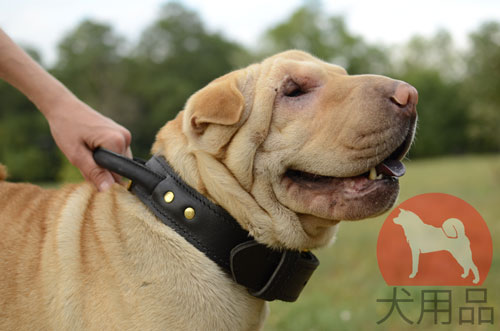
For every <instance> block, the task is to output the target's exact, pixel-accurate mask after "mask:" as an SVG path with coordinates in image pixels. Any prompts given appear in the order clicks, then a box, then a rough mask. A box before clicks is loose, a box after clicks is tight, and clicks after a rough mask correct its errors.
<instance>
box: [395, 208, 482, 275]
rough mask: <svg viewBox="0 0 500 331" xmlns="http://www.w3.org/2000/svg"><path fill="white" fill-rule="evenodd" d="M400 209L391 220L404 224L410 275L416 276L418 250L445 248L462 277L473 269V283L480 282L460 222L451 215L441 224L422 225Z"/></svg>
mask: <svg viewBox="0 0 500 331" xmlns="http://www.w3.org/2000/svg"><path fill="white" fill-rule="evenodd" d="M399 210H400V213H399V215H398V216H397V217H395V218H394V219H393V222H394V223H395V224H398V225H401V226H402V227H403V231H404V233H405V236H406V241H407V242H408V245H409V246H410V249H411V257H412V272H411V274H410V276H409V278H414V277H415V276H416V275H417V272H418V262H419V258H420V254H421V253H431V252H437V251H448V252H450V254H451V256H453V258H455V260H456V261H457V262H458V264H459V265H460V266H461V267H462V268H463V269H464V272H463V274H462V278H466V277H467V276H468V275H469V272H470V271H472V273H473V275H474V279H473V280H472V282H473V283H474V284H477V283H478V282H479V272H478V269H477V267H476V265H475V264H474V261H472V251H471V249H470V241H469V238H467V236H466V235H465V229H464V225H463V223H462V221H460V220H459V219H456V218H450V219H447V220H446V221H444V222H443V225H442V226H441V227H435V226H432V225H429V224H425V223H424V222H423V221H422V220H421V219H420V217H418V215H417V214H415V213H414V212H411V211H409V210H404V209H399Z"/></svg>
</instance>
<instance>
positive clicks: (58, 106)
mask: <svg viewBox="0 0 500 331" xmlns="http://www.w3.org/2000/svg"><path fill="white" fill-rule="evenodd" d="M56 100H57V102H55V104H53V105H51V109H50V111H44V113H45V114H46V118H47V120H48V122H49V126H50V130H51V132H52V136H53V137H54V140H55V142H56V144H57V146H59V148H60V149H61V151H62V152H63V153H64V155H66V157H67V158H68V160H69V161H70V162H71V163H72V164H73V165H74V166H76V167H77V168H79V169H80V172H81V173H82V175H83V177H84V178H85V179H86V180H88V181H90V182H92V183H93V184H94V185H95V186H96V187H97V189H98V190H99V191H105V190H107V189H108V188H109V187H110V186H111V185H112V184H113V183H114V182H119V180H120V176H118V175H116V174H113V173H111V172H110V171H108V170H106V169H104V168H101V167H99V166H98V165H97V164H96V163H95V161H94V159H93V156H92V152H93V150H94V149H96V148H97V147H103V148H106V149H109V150H111V151H113V152H115V153H118V154H122V155H125V156H127V157H130V158H131V157H132V153H131V151H130V141H131V134H130V132H129V131H128V130H127V129H125V128H124V127H122V126H121V125H119V124H117V123H115V122H114V121H112V120H111V119H109V118H107V117H105V116H103V115H101V114H99V113H98V112H96V111H95V110H93V109H92V108H90V107H89V106H87V105H86V104H85V103H83V102H82V101H80V100H79V99H78V98H76V97H75V96H73V95H72V94H69V95H65V96H63V97H61V98H58V99H56Z"/></svg>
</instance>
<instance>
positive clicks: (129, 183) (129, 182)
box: [127, 180, 132, 191]
mask: <svg viewBox="0 0 500 331" xmlns="http://www.w3.org/2000/svg"><path fill="white" fill-rule="evenodd" d="M131 187H132V181H131V180H129V181H128V183H127V190H129V191H130V188H131Z"/></svg>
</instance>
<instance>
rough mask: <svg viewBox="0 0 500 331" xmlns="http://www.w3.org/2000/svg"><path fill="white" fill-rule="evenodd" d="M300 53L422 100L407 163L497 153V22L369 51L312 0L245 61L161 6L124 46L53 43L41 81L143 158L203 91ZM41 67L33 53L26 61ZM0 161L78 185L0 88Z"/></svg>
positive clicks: (217, 36) (68, 40)
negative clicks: (67, 93) (457, 38)
mask: <svg viewBox="0 0 500 331" xmlns="http://www.w3.org/2000/svg"><path fill="white" fill-rule="evenodd" d="M290 48H297V49H303V50H305V51H309V52H311V53H312V54H314V55H316V56H318V57H319V58H321V59H324V60H326V61H330V62H333V63H337V64H340V65H342V66H344V67H346V69H347V70H348V71H349V73H351V74H362V73H372V74H383V75H388V76H390V77H394V78H397V79H401V80H405V81H407V82H409V83H411V84H412V85H414V86H415V87H416V88H417V89H418V90H419V96H420V97H419V106H418V111H419V123H420V124H419V129H418V134H417V142H416V144H415V145H414V147H413V149H412V152H411V156H412V157H430V156H437V155H443V154H456V153H470V152H490V153H491V152H499V151H500V135H498V129H499V127H500V111H498V109H500V94H499V93H498V90H499V88H500V23H497V22H489V23H485V24H484V25H482V26H481V27H479V28H478V30H477V31H475V32H473V33H472V34H471V35H470V47H469V48H468V49H465V50H461V49H457V48H456V46H455V43H454V41H453V39H452V37H451V36H450V34H449V33H447V32H446V31H439V32H438V33H436V34H435V35H434V36H432V37H430V38H429V37H427V38H424V37H421V36H416V37H414V38H412V39H411V40H410V41H409V42H408V43H407V44H405V45H399V46H397V47H391V48H389V47H386V46H383V45H373V44H370V43H367V42H366V41H365V40H364V39H363V38H362V37H361V36H358V35H356V34H354V33H353V32H352V31H350V30H349V27H348V26H347V24H346V22H345V20H344V18H343V17H341V16H329V15H328V14H326V13H325V11H324V10H323V8H322V5H321V2H320V1H314V0H309V1H305V2H304V5H303V6H302V7H299V8H298V9H297V10H296V11H295V12H293V13H292V14H291V15H290V17H288V18H286V19H285V20H283V21H282V22H277V23H276V24H275V25H274V26H271V27H270V28H269V29H268V30H267V31H266V32H265V33H264V34H263V36H262V40H261V43H260V46H259V47H258V48H257V49H254V50H249V49H247V48H245V47H244V46H243V45H240V44H238V43H236V42H234V41H230V40H229V39H227V38H226V37H225V36H224V35H223V34H221V33H216V32H213V31H210V30H209V29H207V28H206V27H205V25H204V23H203V21H202V20H201V18H200V17H199V15H198V14H197V13H196V12H195V11H194V10H191V9H189V8H186V7H184V6H183V5H182V4H180V3H178V2H169V3H166V4H165V5H164V6H163V7H162V8H161V10H160V11H159V13H158V16H157V17H156V19H155V20H154V21H153V22H151V24H150V25H149V26H148V27H147V28H146V29H145V30H144V31H143V32H142V35H141V38H140V40H139V41H138V42H137V43H136V44H131V43H130V42H129V41H127V40H126V38H125V37H123V36H120V35H118V34H117V33H116V32H115V31H114V29H113V27H112V26H110V25H109V24H104V23H100V22H97V21H92V20H85V21H83V22H81V23H79V24H78V25H77V26H75V28H74V29H73V30H72V31H69V32H68V33H67V35H66V36H65V37H64V38H63V39H62V40H61V42H60V43H59V47H58V51H59V52H58V59H57V62H56V63H55V64H54V65H53V66H52V67H51V68H49V69H50V71H51V72H52V73H53V74H54V75H55V76H56V77H57V78H58V79H60V80H61V81H62V82H63V83H64V84H66V85H67V86H68V87H69V88H70V89H71V90H72V91H73V92H74V93H75V94H76V95H77V96H78V97H79V98H81V99H82V100H83V101H84V102H86V103H88V104H89V105H90V106H92V107H93V108H95V109H97V110H99V111H100V112H102V113H104V114H105V115H107V116H109V117H111V118H113V119H114V120H115V121H117V122H119V123H121V124H123V125H124V126H126V127H127V128H129V129H130V131H131V132H132V136H133V141H132V149H133V151H134V154H135V155H136V156H139V157H143V158H145V157H147V156H148V154H149V148H150V146H151V144H152V142H153V140H154V135H155V133H156V132H157V131H158V129H159V128H160V127H161V126H162V125H163V124H164V123H165V122H166V121H168V120H170V119H172V118H173V117H174V116H175V115H176V114H177V112H178V111H179V110H181V109H182V108H183V106H184V103H185V102H186V100H187V98H188V97H189V96H190V95H191V94H192V93H194V92H195V91H196V90H198V89H199V88H201V87H203V86H204V85H205V84H207V83H208V82H209V81H210V80H212V79H214V78H216V77H218V76H221V75H223V74H225V73H227V72H229V71H231V70H234V69H237V68H238V67H241V66H244V65H247V64H249V63H252V62H255V61H258V60H260V59H261V58H262V57H264V56H267V55H269V54H272V53H276V52H279V51H282V50H285V49H290ZM29 51H30V54H32V55H33V56H34V57H35V58H36V59H37V60H38V61H42V59H41V58H40V57H39V56H38V54H37V53H36V51H35V50H29ZM0 108H1V109H2V110H1V112H0V120H1V122H0V160H1V162H3V163H6V164H7V166H8V167H9V172H10V174H11V179H13V180H29V181H53V180H67V179H74V178H80V177H79V175H78V172H77V171H74V170H72V169H71V166H70V165H69V164H68V162H67V161H66V160H65V159H64V157H62V155H61V154H60V152H59V151H58V150H57V147H56V146H55V144H54V143H53V141H52V139H51V137H50V133H49V130H48V126H47V123H46V122H45V120H44V119H43V117H42V116H41V115H40V114H39V113H38V112H37V111H36V109H35V107H34V106H33V105H32V104H31V103H30V102H29V101H28V100H27V99H26V98H25V97H24V96H23V95H21V94H20V93H19V92H17V91H15V90H14V89H13V88H12V87H10V86H8V85H7V84H5V83H3V82H0Z"/></svg>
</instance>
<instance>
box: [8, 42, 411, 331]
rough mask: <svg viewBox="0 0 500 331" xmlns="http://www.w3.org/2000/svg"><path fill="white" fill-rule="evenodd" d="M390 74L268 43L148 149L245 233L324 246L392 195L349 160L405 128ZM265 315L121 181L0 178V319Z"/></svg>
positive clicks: (107, 326)
mask: <svg viewBox="0 0 500 331" xmlns="http://www.w3.org/2000/svg"><path fill="white" fill-rule="evenodd" d="M401 84H403V83H401V82H398V81H394V80H392V79H389V78H387V77H382V76H372V75H360V76H349V75H348V74H347V73H346V72H345V70H344V69H342V68H341V67H339V66H335V65H332V64H328V63H326V62H323V61H320V60H319V59H317V58H315V57H313V56H311V55H309V54H307V53H304V52H299V51H289V52H284V53H280V54H278V55H275V56H273V57H270V58H268V59H266V60H264V61H263V62H261V63H258V64H254V65H251V66H249V67H247V68H244V69H241V70H237V71H234V72H232V73H229V74H227V75H225V76H223V77H221V78H218V79H216V80H215V81H213V82H212V83H210V84H209V85H207V86H206V87H205V88H203V89H201V90H200V91H198V92H196V93H195V94H194V95H193V96H192V97H191V98H190V99H189V100H188V102H187V104H186V107H185V109H184V110H183V111H181V112H180V113H179V114H178V116H177V117H176V118H175V119H174V120H172V121H170V122H168V123H167V124H166V125H165V126H164V128H162V129H161V130H160V131H159V133H158V134H157V137H156V141H155V143H154V145H153V149H152V151H153V153H157V154H160V155H163V156H165V158H166V159H167V160H168V161H169V162H170V164H171V165H172V167H173V168H174V169H175V170H176V171H177V172H178V173H179V175H180V176H181V177H182V178H183V179H184V180H185V181H186V182H187V183H188V184H189V185H191V186H192V187H194V188H195V189H196V190H197V191H199V192H200V193H202V194H203V195H205V196H206V197H207V198H209V199H210V200H212V201H214V202H215V203H217V204H219V205H221V206H222V207H223V208H225V209H226V210H227V211H228V212H229V213H230V214H231V215H232V216H233V217H234V218H235V219H236V220H237V221H238V222H239V224H240V225H241V226H242V227H243V228H244V229H246V230H248V231H249V232H250V234H251V235H252V236H254V237H255V238H256V240H258V241H259V242H261V243H264V244H266V245H268V246H271V247H275V248H290V249H300V250H303V249H312V248H317V247H322V246H325V245H327V244H328V243H329V242H331V241H332V238H333V237H334V234H335V231H336V227H337V223H338V222H339V221H340V220H357V219H363V218H367V217H371V216H375V215H378V214H380V213H382V212H384V211H386V210H387V209H388V208H390V207H391V206H392V204H393V203H394V201H395V199H396V197H397V194H398V184H397V183H396V182H395V181H391V180H375V181H369V180H367V179H366V178H365V177H363V176H362V175H361V174H363V173H366V172H367V171H368V170H369V169H370V168H373V167H375V166H376V165H377V164H379V163H380V162H381V161H382V160H384V159H385V158H387V157H388V156H389V155H391V154H392V153H393V152H394V151H395V150H396V149H398V147H399V150H400V149H401V146H403V148H405V151H404V152H406V150H407V148H408V141H411V139H412V137H413V132H414V127H415V118H416V113H415V104H416V100H414V99H412V100H410V101H411V102H409V104H408V105H406V106H405V107H404V109H402V108H401V105H399V106H398V105H395V104H394V102H391V96H392V95H393V94H394V91H395V89H396V87H397V86H400V85H401ZM404 152H403V153H402V154H401V153H400V154H401V155H400V157H403V156H404ZM290 170H293V171H295V175H293V176H291V175H290ZM1 172H2V170H1V169H0V173H1ZM299 172H300V174H308V175H306V176H303V175H301V176H302V177H301V176H298V177H297V173H299ZM4 175H5V174H4ZM0 177H5V176H2V175H0ZM311 178H314V180H311ZM318 178H319V179H318ZM266 315H267V305H266V303H265V302H264V301H262V300H259V299H257V298H255V297H252V296H251V295H249V294H248V292H247V291H246V289H244V288H243V287H241V286H239V285H237V284H236V283H235V282H234V281H233V280H232V279H230V278H229V277H228V276H227V275H226V274H225V273H224V272H223V271H221V270H220V269H219V268H218V267H217V265H216V264H215V263H214V262H212V261H211V260H209V259H208V258H207V257H206V256H205V255H204V254H203V253H201V252H200V251H198V250H197V249H196V248H194V247H193V246H191V245H190V244H189V243H188V242H187V241H186V240H184V238H182V237H181V236H180V235H178V234H177V233H176V232H175V231H174V230H172V229H170V228H169V227H167V226H165V225H164V224H162V223H161V222H159V221H158V220H157V219H156V218H155V217H154V216H153V214H152V213H151V212H150V211H149V210H148V209H147V208H146V207H145V206H144V205H143V204H142V203H141V202H140V201H139V200H138V199H137V198H136V197H135V196H134V195H132V194H131V193H130V192H128V191H127V190H126V189H125V188H124V187H122V186H120V185H114V186H113V187H112V188H111V189H110V190H108V191H106V192H97V191H96V190H95V188H94V187H93V186H92V185H91V184H88V183H81V184H74V185H66V186H63V187H62V188H60V189H48V190H45V189H42V188H40V187H37V186H34V185H31V184H15V183H8V182H5V181H2V182H0V330H14V329H16V330H68V329H71V330H258V329H260V328H262V325H263V322H264V319H265V317H266Z"/></svg>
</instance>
